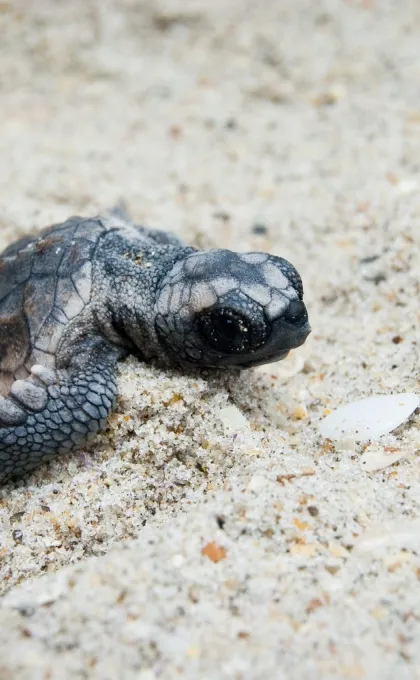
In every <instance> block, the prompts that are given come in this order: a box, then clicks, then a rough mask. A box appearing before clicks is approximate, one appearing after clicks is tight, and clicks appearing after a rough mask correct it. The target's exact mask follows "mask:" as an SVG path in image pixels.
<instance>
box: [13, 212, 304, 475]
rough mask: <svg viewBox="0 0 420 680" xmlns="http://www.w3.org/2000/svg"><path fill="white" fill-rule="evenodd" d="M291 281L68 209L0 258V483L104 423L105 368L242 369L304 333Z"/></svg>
mask: <svg viewBox="0 0 420 680" xmlns="http://www.w3.org/2000/svg"><path fill="white" fill-rule="evenodd" d="M302 296H303V289H302V282H301V279H300V276H299V274H298V273H297V271H296V269H295V268H294V267H293V266H292V265H291V264H290V263H289V262H287V261H286V260H284V259H282V258H279V257H274V256H273V255H268V254H265V253H257V252H254V253H244V254H242V253H234V252H231V251H229V250H216V249H215V250H207V251H201V250H197V249H195V248H191V247H188V246H186V245H184V244H183V243H182V242H181V241H180V240H179V239H178V238H176V237H175V236H173V235H172V234H169V233H166V232H163V231H158V230H153V229H146V228H143V227H140V226H136V225H134V224H133V223H132V222H131V221H130V220H129V218H128V216H126V215H125V213H124V212H123V211H122V210H120V209H117V210H114V211H111V212H110V213H109V214H107V215H106V216H101V217H93V218H83V217H71V218H70V219H68V220H67V221H66V222H64V223H62V224H57V225H53V226H52V227H49V228H47V229H45V230H43V231H41V232H40V233H38V234H36V235H33V236H28V237H25V238H23V239H21V240H20V241H18V242H17V243H14V244H13V245H11V246H9V247H8V248H7V249H6V250H5V251H4V252H3V253H2V254H1V255H0V481H2V482H4V481H5V480H7V479H8V478H10V477H12V476H16V475H21V474H23V473H25V472H27V471H28V470H31V469H33V468H35V467H36V466H37V465H39V463H41V462H43V461H45V460H49V459H50V458H51V457H52V456H54V455H55V454H58V453H62V452H67V451H72V450H74V449H77V448H79V447H81V446H83V445H84V444H86V442H87V441H88V440H89V439H90V437H91V436H92V435H93V434H95V433H96V432H97V431H98V430H99V429H100V428H101V427H103V425H104V423H105V419H106V417H107V416H108V414H109V413H110V411H111V409H112V405H113V402H114V399H115V396H116V382H115V365H116V362H117V361H118V360H119V359H121V358H123V357H124V356H126V355H127V354H130V353H131V354H135V355H137V356H138V357H139V358H140V359H141V360H144V361H149V360H151V359H157V360H158V361H160V362H161V363H163V364H166V365H167V366H175V367H176V366H178V367H180V368H182V367H184V368H186V367H188V366H190V367H191V366H195V367H219V368H220V367H226V368H227V367H239V368H247V367H250V366H257V365H259V364H264V363H269V362H272V361H278V360H279V359H283V358H284V357H285V356H286V355H287V354H288V352H289V350H290V349H292V348H294V347H298V346H299V345H301V344H302V343H303V342H304V341H305V339H306V337H307V336H308V334H309V332H310V327H309V323H308V316H307V312H306V308H305V305H304V303H303V301H302Z"/></svg>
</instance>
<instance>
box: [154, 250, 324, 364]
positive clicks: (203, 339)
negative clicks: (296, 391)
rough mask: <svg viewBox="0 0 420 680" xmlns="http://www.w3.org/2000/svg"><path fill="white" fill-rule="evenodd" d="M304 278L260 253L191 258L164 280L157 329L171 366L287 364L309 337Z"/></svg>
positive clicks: (207, 254)
mask: <svg viewBox="0 0 420 680" xmlns="http://www.w3.org/2000/svg"><path fill="white" fill-rule="evenodd" d="M302 298H303V287H302V281H301V278H300V276H299V274H298V272H297V271H296V269H295V268H294V267H293V265H291V264H290V262H287V260H284V259H282V258H279V257H275V256H273V255H267V254H265V253H244V254H240V253H234V252H232V251H229V250H209V251H200V252H194V253H192V254H191V253H190V254H188V255H187V256H186V257H185V258H184V259H182V260H179V261H178V262H177V263H176V264H175V265H174V267H173V268H172V270H171V271H170V272H169V274H168V275H167V276H165V277H164V279H163V280H162V281H161V285H160V287H159V292H158V296H157V301H156V315H155V330H156V333H157V336H158V340H159V343H160V346H161V348H162V351H163V353H164V354H165V355H166V356H167V358H168V359H170V361H171V363H177V364H181V365H194V366H197V367H205V366H212V367H234V366H236V367H239V368H248V367H251V366H258V365H260V364H266V363H270V362H273V361H279V360H280V359H284V358H285V357H286V356H287V354H288V353H289V351H290V350H291V349H294V348H295V347H299V346H300V345H302V344H303V343H304V342H305V340H306V338H307V336H308V335H309V333H310V330H311V329H310V326H309V322H308V314H307V311H306V307H305V304H304V302H303V299H302Z"/></svg>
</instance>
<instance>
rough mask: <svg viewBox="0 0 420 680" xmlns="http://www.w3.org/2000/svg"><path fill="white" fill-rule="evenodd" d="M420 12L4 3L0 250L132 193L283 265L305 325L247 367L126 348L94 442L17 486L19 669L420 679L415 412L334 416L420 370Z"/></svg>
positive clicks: (5, 577) (407, 386)
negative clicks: (216, 369) (376, 427)
mask: <svg viewBox="0 0 420 680" xmlns="http://www.w3.org/2000/svg"><path fill="white" fill-rule="evenodd" d="M419 31H420V5H419V3H418V1H417V0H402V1H401V0H400V1H395V2H393V1H391V0H383V1H381V2H379V0H360V1H356V0H354V1H353V2H352V1H350V0H349V1H345V0H322V1H320V2H312V1H311V0H264V1H263V2H256V1H252V0H249V1H246V0H225V1H222V0H215V1H212V2H210V0H185V1H184V2H181V1H180V0H158V1H157V2H152V1H151V0H120V1H119V2H117V1H116V0H103V1H100V0H97V1H94V0H86V1H84V2H83V1H82V0H68V1H67V2H65V1H62V2H59V1H58V0H56V1H52V0H48V1H47V0H37V2H33V3H28V2H24V0H21V1H19V0H17V1H16V2H12V1H8V0H1V2H0V37H1V40H0V55H1V61H0V203H1V209H0V247H3V246H5V245H6V244H7V243H9V242H11V241H12V240H13V239H14V238H16V236H17V235H20V234H22V233H24V232H27V231H30V230H33V229H37V228H41V227H42V226H46V225H48V224H49V223H51V222H53V221H59V220H62V219H65V218H66V217H68V216H69V215H71V214H75V213H78V214H83V215H88V214H96V213H97V212H100V211H101V210H105V209H106V208H108V207H109V206H111V205H113V204H114V203H115V202H116V201H118V200H119V199H121V198H124V199H125V200H126V202H127V204H128V207H129V209H130V211H131V213H132V215H133V217H134V218H135V219H136V221H138V222H144V223H145V224H149V225H151V226H157V227H159V226H162V227H164V228H167V229H171V230H173V231H175V232H177V233H179V234H181V235H182V236H183V237H184V238H185V239H186V240H187V241H188V242H190V243H192V244H194V245H197V246H199V247H213V246H216V247H228V248H232V249H234V250H269V251H270V252H273V253H276V254H279V255H283V256H284V257H287V258H288V259H290V260H291V261H292V262H293V263H294V264H295V265H296V266H297V267H298V269H299V271H300V272H301V274H302V277H303V280H304V285H305V298H306V302H307V305H308V308H309V313H310V319H311V323H312V326H313V334H312V335H311V337H310V339H309V341H308V342H307V344H306V345H305V346H304V347H303V348H302V349H301V350H298V351H297V352H295V353H294V354H293V355H292V356H291V358H290V359H288V360H287V361H285V362H283V363H281V364H276V365H272V366H269V367H265V368H262V369H258V370H255V371H251V372H248V373H243V374H242V375H241V376H237V375H231V374H224V375H223V374H221V375H210V376H197V377H184V376H181V375H179V374H176V373H164V372H161V371H159V370H157V369H155V368H153V367H145V366H142V365H139V364H137V363H136V362H135V361H134V360H131V361H128V362H126V363H125V364H124V365H122V366H121V370H120V395H121V396H120V399H119V402H118V405H117V411H116V413H115V414H114V415H113V416H112V417H111V418H110V421H109V427H108V430H107V431H106V432H104V433H103V434H101V435H100V436H99V437H98V438H97V441H96V442H95V443H94V444H93V445H92V446H91V447H90V449H89V451H86V452H80V453H79V454H77V455H74V456H72V457H69V458H64V459H62V460H57V461H55V462H54V463H52V464H50V465H49V466H44V467H43V468H40V469H39V470H38V471H37V472H36V473H35V474H33V475H32V476H31V477H30V478H28V479H27V480H25V481H24V482H20V483H15V484H12V485H9V486H7V487H5V488H3V489H2V490H1V491H0V532H1V546H0V559H1V562H0V568H1V574H2V589H3V592H4V596H3V599H2V601H1V607H0V626H1V630H2V634H1V636H0V678H1V679H2V680H3V679H5V680H6V679H7V680H9V679H12V678H13V680H14V679H17V678H25V679H26V678H28V679H30V680H38V678H39V679H40V680H41V679H42V680H44V679H47V678H49V679H51V678H52V679H55V678H60V679H61V678H72V679H73V678H98V679H101V680H107V679H108V678H109V679H110V680H111V679H114V678H117V677H120V678H124V680H125V679H129V680H131V678H133V679H134V678H135V679H136V680H154V678H159V679H160V678H162V679H164V680H166V679H168V680H169V679H170V680H173V679H174V678H178V677H179V678H188V679H191V680H198V679H200V680H201V679H206V680H213V679H216V678H217V680H219V679H220V680H224V679H229V680H230V679H232V680H254V679H258V680H259V679H263V678H264V680H265V679H266V678H270V679H276V680H277V679H279V680H280V679H281V680H283V678H284V679H288V678H290V679H292V680H300V679H301V678H302V679H303V678H305V679H306V678H308V677H310V678H314V679H317V678H319V679H322V680H333V679H334V680H335V679H337V678H339V679H341V678H342V679H357V680H358V679H359V678H363V679H369V680H373V679H378V680H379V679H381V680H394V679H395V678H398V679H399V680H409V679H410V680H411V679H412V678H420V645H419V641H420V619H419V611H420V583H419V580H420V557H419V555H420V552H419V551H420V487H419V471H420V463H419V456H418V452H419V450H420V430H419V420H418V416H417V417H414V418H413V419H412V420H411V421H410V422H409V423H408V424H406V425H405V426H404V427H402V428H400V429H399V430H398V431H397V432H396V433H394V434H393V435H389V436H387V437H385V438H383V439H382V440H381V441H380V442H379V443H378V445H377V446H376V448H375V446H372V447H371V448H370V449H369V448H368V449H367V450H364V447H362V446H361V445H357V444H355V443H354V442H352V441H344V442H341V443H340V445H339V446H334V445H333V444H331V443H328V442H325V441H323V440H322V439H321V438H320V437H319V435H318V433H317V423H318V421H319V420H320V418H322V417H323V415H324V413H325V412H326V411H325V410H326V409H333V408H335V407H336V406H338V405H339V404H341V403H343V402H346V401H349V400H352V399H357V398H361V397H364V396H368V395H371V394H376V393H387V394H388V393H392V392H398V391H404V390H407V391H416V390H418V379H419V373H418V367H419V348H418V339H419V333H418V324H419V320H420V318H419V299H420V284H419V272H420V256H419V252H420V249H419V242H420V236H419V228H420V227H419V224H420V198H419V187H420V161H419V159H420V89H419V82H420V44H419ZM387 453H392V454H396V453H400V454H401V456H400V457H399V460H398V461H397V462H396V463H395V464H393V465H390V464H389V465H384V466H383V467H382V468H381V469H380V470H377V471H369V468H371V467H372V465H370V466H369V455H373V456H377V457H378V455H379V457H380V456H382V458H384V457H386V455H387ZM396 457H398V456H395V458H396ZM370 460H371V459H370ZM366 461H368V464H366Z"/></svg>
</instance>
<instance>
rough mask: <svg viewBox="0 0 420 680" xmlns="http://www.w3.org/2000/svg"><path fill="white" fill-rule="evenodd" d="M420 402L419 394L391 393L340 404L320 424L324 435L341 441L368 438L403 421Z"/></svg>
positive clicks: (370, 438)
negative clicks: (350, 438) (349, 438)
mask: <svg viewBox="0 0 420 680" xmlns="http://www.w3.org/2000/svg"><path fill="white" fill-rule="evenodd" d="M419 405H420V398H419V396H418V395H417V394H414V393H406V394H388V395H378V396H375V397H368V398H367V399H360V400H359V401H355V402H353V403H351V404H346V405H345V406H340V407H339V408H338V409H336V410H335V411H333V412H332V413H330V414H329V415H328V416H327V417H326V418H324V420H322V421H321V422H320V424H319V431H320V433H321V435H322V436H323V437H326V438H328V439H333V440H340V439H343V438H346V437H353V438H354V439H355V440H356V441H369V440H372V439H373V440H375V439H378V438H379V437H382V435H384V434H388V433H389V432H392V431H393V430H395V428H397V427H398V426H399V425H401V424H402V423H404V422H405V421H406V420H407V418H408V417H409V416H410V415H411V414H412V413H413V412H414V411H415V410H416V408H418V407H419Z"/></svg>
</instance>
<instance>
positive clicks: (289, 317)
mask: <svg viewBox="0 0 420 680" xmlns="http://www.w3.org/2000/svg"><path fill="white" fill-rule="evenodd" d="M282 319H283V321H286V322H287V323H292V324H293V325H294V326H298V325H299V326H301V325H303V324H304V323H306V322H307V321H308V312H307V311H306V307H305V305H304V303H303V302H301V301H300V300H292V302H291V303H290V305H289V306H288V308H287V309H286V311H285V312H284V314H283V315H282Z"/></svg>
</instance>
